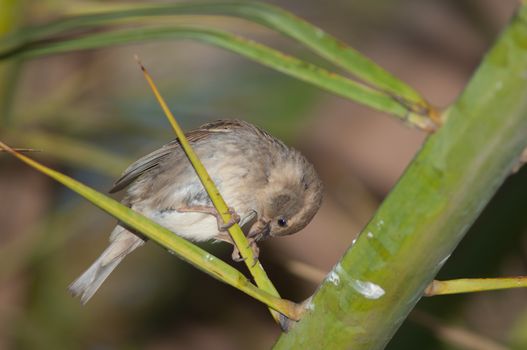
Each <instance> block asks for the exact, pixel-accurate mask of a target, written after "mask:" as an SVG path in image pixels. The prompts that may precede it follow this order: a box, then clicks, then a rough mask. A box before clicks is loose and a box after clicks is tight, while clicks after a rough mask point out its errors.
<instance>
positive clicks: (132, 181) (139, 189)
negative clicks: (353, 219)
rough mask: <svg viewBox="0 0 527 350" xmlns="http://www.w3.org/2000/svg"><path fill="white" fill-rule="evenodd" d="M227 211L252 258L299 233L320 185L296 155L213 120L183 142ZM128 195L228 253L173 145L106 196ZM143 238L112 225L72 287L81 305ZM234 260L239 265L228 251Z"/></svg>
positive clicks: (246, 126) (128, 200)
mask: <svg viewBox="0 0 527 350" xmlns="http://www.w3.org/2000/svg"><path fill="white" fill-rule="evenodd" d="M186 136H187V138H188V140H189V142H190V144H191V146H192V147H193V149H194V151H195V152H196V154H197V155H198V157H199V158H200V159H201V161H202V163H203V165H204V166H205V168H206V169H207V171H208V172H209V174H210V176H211V178H212V180H213V181H214V183H215V184H216V186H217V188H218V190H219V192H220V193H221V195H222V196H223V198H224V199H225V201H226V203H227V204H228V205H229V206H230V210H231V212H232V214H234V215H233V217H234V222H238V223H239V224H240V227H241V228H242V230H243V232H244V234H245V235H246V236H247V238H248V240H249V242H250V244H251V247H252V248H253V250H254V252H255V254H256V255H257V254H258V247H257V244H256V243H257V242H259V241H261V240H263V239H266V238H269V237H279V236H285V235H290V234H293V233H295V232H298V231H299V230H301V229H302V228H304V227H305V226H306V225H307V224H308V223H309V222H310V221H311V219H312V218H313V216H314V215H315V213H316V212H317V211H318V209H319V207H320V204H321V201H322V192H323V189H322V182H321V181H320V179H319V177H318V175H317V173H316V171H315V168H314V167H313V165H312V164H311V163H310V162H309V161H308V160H307V159H306V158H305V157H304V156H303V155H302V154H301V153H300V152H298V151H297V150H295V149H294V148H292V147H289V146H287V145H286V144H284V143H283V142H282V141H280V140H278V139H276V138H274V137H273V136H271V135H270V134H268V133H267V132H265V131H264V130H262V129H260V128H258V127H257V126H255V125H252V124H250V123H248V122H245V121H241V120H218V121H215V122H211V123H207V124H204V125H202V126H200V127H199V128H198V129H195V130H193V131H190V132H188V133H187V134H186ZM125 188H127V192H126V195H125V196H124V199H123V200H122V203H123V204H125V205H126V206H128V207H130V208H131V209H133V210H134V211H136V212H139V213H141V214H143V215H145V216H146V217H148V218H150V219H151V220H153V221H155V222H157V223H158V224H160V225H162V226H164V227H166V228H167V229H169V230H171V231H172V232H174V234H177V235H179V236H181V237H183V238H186V239H188V240H191V241H194V242H202V241H209V240H212V241H224V242H228V243H231V244H233V245H234V243H233V241H232V239H231V237H230V235H229V233H228V232H227V228H228V227H229V226H230V225H233V224H234V222H229V223H224V222H223V221H222V220H221V217H220V216H219V215H218V213H217V211H216V209H215V208H214V206H213V204H212V202H211V200H210V198H209V196H208V194H207V192H206V191H205V188H204V187H203V185H202V183H201V182H200V180H199V178H198V176H197V174H196V172H195V170H194V168H193V167H192V165H191V163H190V161H189V160H188V158H187V157H186V154H185V153H184V151H183V149H182V148H181V145H180V143H179V141H178V140H177V139H175V140H173V141H171V142H169V143H167V144H166V145H164V146H163V147H161V148H160V149H158V150H156V151H154V152H152V153H150V154H148V155H146V156H144V157H142V158H140V159H139V160H137V161H136V162H135V163H133V164H132V165H130V166H129V167H128V168H127V169H126V170H125V171H124V173H123V174H122V175H121V177H120V178H119V179H118V180H117V181H116V182H115V184H114V186H113V188H112V189H111V190H110V193H114V192H118V191H120V190H123V189H125ZM145 242H146V239H145V237H143V236H141V235H140V234H138V233H136V232H134V231H132V230H131V229H129V228H126V227H124V226H123V225H121V224H117V226H116V227H115V228H114V230H113V231H112V233H111V235H110V245H109V246H108V247H107V248H106V250H104V251H103V253H102V254H101V256H100V257H99V258H98V259H97V260H96V261H95V262H94V263H93V264H92V265H91V266H90V267H89V268H88V269H87V270H86V271H85V272H84V273H83V274H82V275H81V276H80V277H79V278H77V279H76V280H75V281H74V282H73V283H72V284H71V285H70V286H69V288H68V289H69V291H70V292H71V294H73V295H74V296H79V297H80V299H81V303H82V304H85V303H86V302H88V300H90V298H91V297H92V296H93V295H94V293H95V292H96V291H97V289H98V288H99V287H100V286H101V284H102V283H103V282H104V280H105V279H106V278H107V277H108V276H109V275H110V273H111V272H112V271H113V270H114V269H115V268H116V266H117V265H118V264H119V263H120V262H121V261H122V260H123V259H124V257H125V256H126V255H128V254H130V253H131V252H132V251H134V250H135V249H136V248H138V247H140V246H142V245H143V244H145ZM233 259H234V260H240V259H239V255H238V251H237V249H236V248H235V249H234V250H233Z"/></svg>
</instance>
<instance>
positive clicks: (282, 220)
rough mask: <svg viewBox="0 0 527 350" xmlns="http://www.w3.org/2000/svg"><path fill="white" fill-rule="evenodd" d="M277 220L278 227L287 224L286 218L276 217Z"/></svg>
mask: <svg viewBox="0 0 527 350" xmlns="http://www.w3.org/2000/svg"><path fill="white" fill-rule="evenodd" d="M277 222H278V226H280V227H286V226H287V220H286V219H284V218H280V219H278V221H277Z"/></svg>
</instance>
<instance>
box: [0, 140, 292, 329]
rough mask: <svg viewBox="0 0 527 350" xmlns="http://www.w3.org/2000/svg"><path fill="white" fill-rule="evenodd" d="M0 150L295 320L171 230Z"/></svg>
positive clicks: (282, 303)
mask: <svg viewBox="0 0 527 350" xmlns="http://www.w3.org/2000/svg"><path fill="white" fill-rule="evenodd" d="M0 148H2V149H4V150H5V151H7V152H9V153H10V154H12V155H13V156H15V157H16V158H18V159H20V160H21V161H22V162H24V163H26V164H27V165H29V166H31V167H33V168H34V169H36V170H38V171H40V172H42V173H44V174H45V175H47V176H49V177H51V178H53V179H55V180H56V181H58V182H60V183H61V184H63V185H64V186H66V187H68V188H70V189H71V190H73V191H75V192H76V193H78V194H79V195H81V196H83V197H84V198H86V199H87V200H88V201H90V202H92V203H93V204H95V205H96V206H97V207H99V208H101V209H102V210H104V211H105V212H107V213H108V214H110V215H112V216H113V217H115V218H116V219H118V220H119V221H120V222H122V223H123V224H125V225H128V226H129V227H132V228H134V229H135V230H137V231H138V232H141V233H142V234H144V235H145V236H147V237H148V238H149V239H151V240H153V241H154V242H156V243H158V244H159V245H161V246H163V247H165V248H166V249H168V250H169V251H170V252H173V253H174V254H176V255H178V256H179V257H180V258H181V259H183V260H185V261H187V262H189V263H190V264H192V265H194V266H195V267H197V268H198V269H200V270H201V271H203V272H205V273H207V274H209V275H210V276H212V277H214V278H216V279H218V280H220V281H222V282H224V283H227V284H229V285H231V286H233V287H235V288H237V289H239V290H241V291H242V292H244V293H246V294H247V295H249V296H251V297H253V298H255V299H256V300H259V301H261V302H262V303H264V304H266V305H268V306H269V307H270V308H272V309H273V310H277V311H278V312H280V313H281V314H283V315H285V316H287V317H289V318H291V319H298V318H299V308H298V306H297V305H296V304H295V303H293V302H291V301H288V300H285V299H281V298H279V297H276V296H274V295H272V294H270V293H267V292H265V291H264V290H262V289H260V288H257V287H256V286H255V285H253V284H252V283H251V282H250V281H249V280H248V279H247V278H246V277H245V276H244V275H243V274H242V273H240V272H239V271H238V270H236V269H235V268H233V267H232V266H230V265H228V264H226V263H225V262H223V261H221V260H220V259H218V258H216V257H215V256H213V255H211V254H209V253H207V252H206V251H204V250H203V249H201V248H199V247H198V246H196V245H194V244H192V243H190V242H189V241H187V240H185V239H184V238H181V237H179V236H178V235H176V234H174V233H173V232H172V231H170V230H168V229H166V228H164V227H163V226H161V225H159V224H157V223H155V222H154V221H152V220H150V219H148V218H146V217H145V216H143V215H141V214H139V213H137V212H135V211H133V210H131V209H130V208H128V207H126V206H124V205H122V204H121V203H119V202H117V201H115V200H113V199H111V198H110V197H107V196H105V195H103V194H102V193H99V192H97V191H95V190H93V189H92V188H90V187H88V186H86V185H84V184H82V183H80V182H78V181H76V180H74V179H72V178H70V177H68V176H66V175H64V174H61V173H59V172H58V171H55V170H53V169H50V168H48V167H46V166H44V165H42V164H40V163H38V162H36V161H35V160H33V159H31V158H29V157H27V156H25V155H23V154H20V153H17V152H16V151H14V150H13V149H12V148H10V147H9V146H7V145H5V144H4V143H2V142H0Z"/></svg>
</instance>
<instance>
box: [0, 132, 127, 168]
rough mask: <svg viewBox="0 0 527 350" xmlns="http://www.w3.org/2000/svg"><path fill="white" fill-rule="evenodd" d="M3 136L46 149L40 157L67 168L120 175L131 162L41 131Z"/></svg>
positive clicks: (87, 145) (97, 148)
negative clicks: (62, 163)
mask: <svg viewBox="0 0 527 350" xmlns="http://www.w3.org/2000/svg"><path fill="white" fill-rule="evenodd" d="M2 136H3V137H5V138H7V139H12V140H16V142H17V144H22V145H24V146H27V147H32V148H35V149H39V150H45V151H44V152H43V156H46V157H50V158H52V159H56V160H59V161H61V162H64V163H65V164H67V165H71V166H75V167H80V168H83V169H89V170H93V171H97V172H98V173H100V174H104V175H108V176H112V177H115V176H117V175H119V174H120V173H121V171H122V170H123V169H125V168H126V167H127V166H128V165H129V164H130V163H131V162H130V160H129V159H125V158H124V157H120V156H118V155H115V154H112V153H109V152H107V151H104V150H102V149H100V148H99V147H96V146H94V145H91V144H88V143H86V142H83V141H79V140H76V139H72V138H70V137H67V136H62V135H56V134H52V133H48V132H45V131H41V130H34V131H24V132H9V133H2Z"/></svg>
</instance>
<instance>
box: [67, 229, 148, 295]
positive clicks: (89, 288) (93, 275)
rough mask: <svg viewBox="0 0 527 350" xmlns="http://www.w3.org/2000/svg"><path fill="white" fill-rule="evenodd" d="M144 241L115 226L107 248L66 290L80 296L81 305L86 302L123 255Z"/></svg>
mask: <svg viewBox="0 0 527 350" xmlns="http://www.w3.org/2000/svg"><path fill="white" fill-rule="evenodd" d="M144 243H145V241H144V240H143V239H141V238H140V237H138V236H137V235H135V234H133V233H131V232H130V231H128V230H126V229H125V228H124V227H122V226H119V225H118V226H116V227H115V229H114V230H113V232H112V234H111V236H110V245H109V246H108V248H106V250H105V251H104V252H103V253H102V254H101V256H100V257H99V258H97V260H95V262H94V263H93V264H92V265H91V266H90V267H89V268H88V269H87V270H86V271H85V272H84V273H83V274H82V275H81V276H80V277H79V278H77V279H76V280H75V281H74V282H73V283H72V284H70V286H69V287H68V290H69V291H70V293H71V294H72V295H73V296H76V297H80V298H81V303H82V304H83V305H84V304H86V303H87V302H88V300H90V299H91V297H92V296H93V294H95V292H96V291H97V289H99V287H100V286H101V284H102V283H103V282H104V280H106V278H107V277H108V276H109V275H110V273H111V272H112V271H113V270H114V269H115V268H116V267H117V265H119V263H120V262H121V261H122V260H123V259H124V257H125V256H126V255H128V254H130V253H131V252H132V251H134V250H135V249H136V248H138V247H140V246H142V245H143V244H144Z"/></svg>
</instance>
